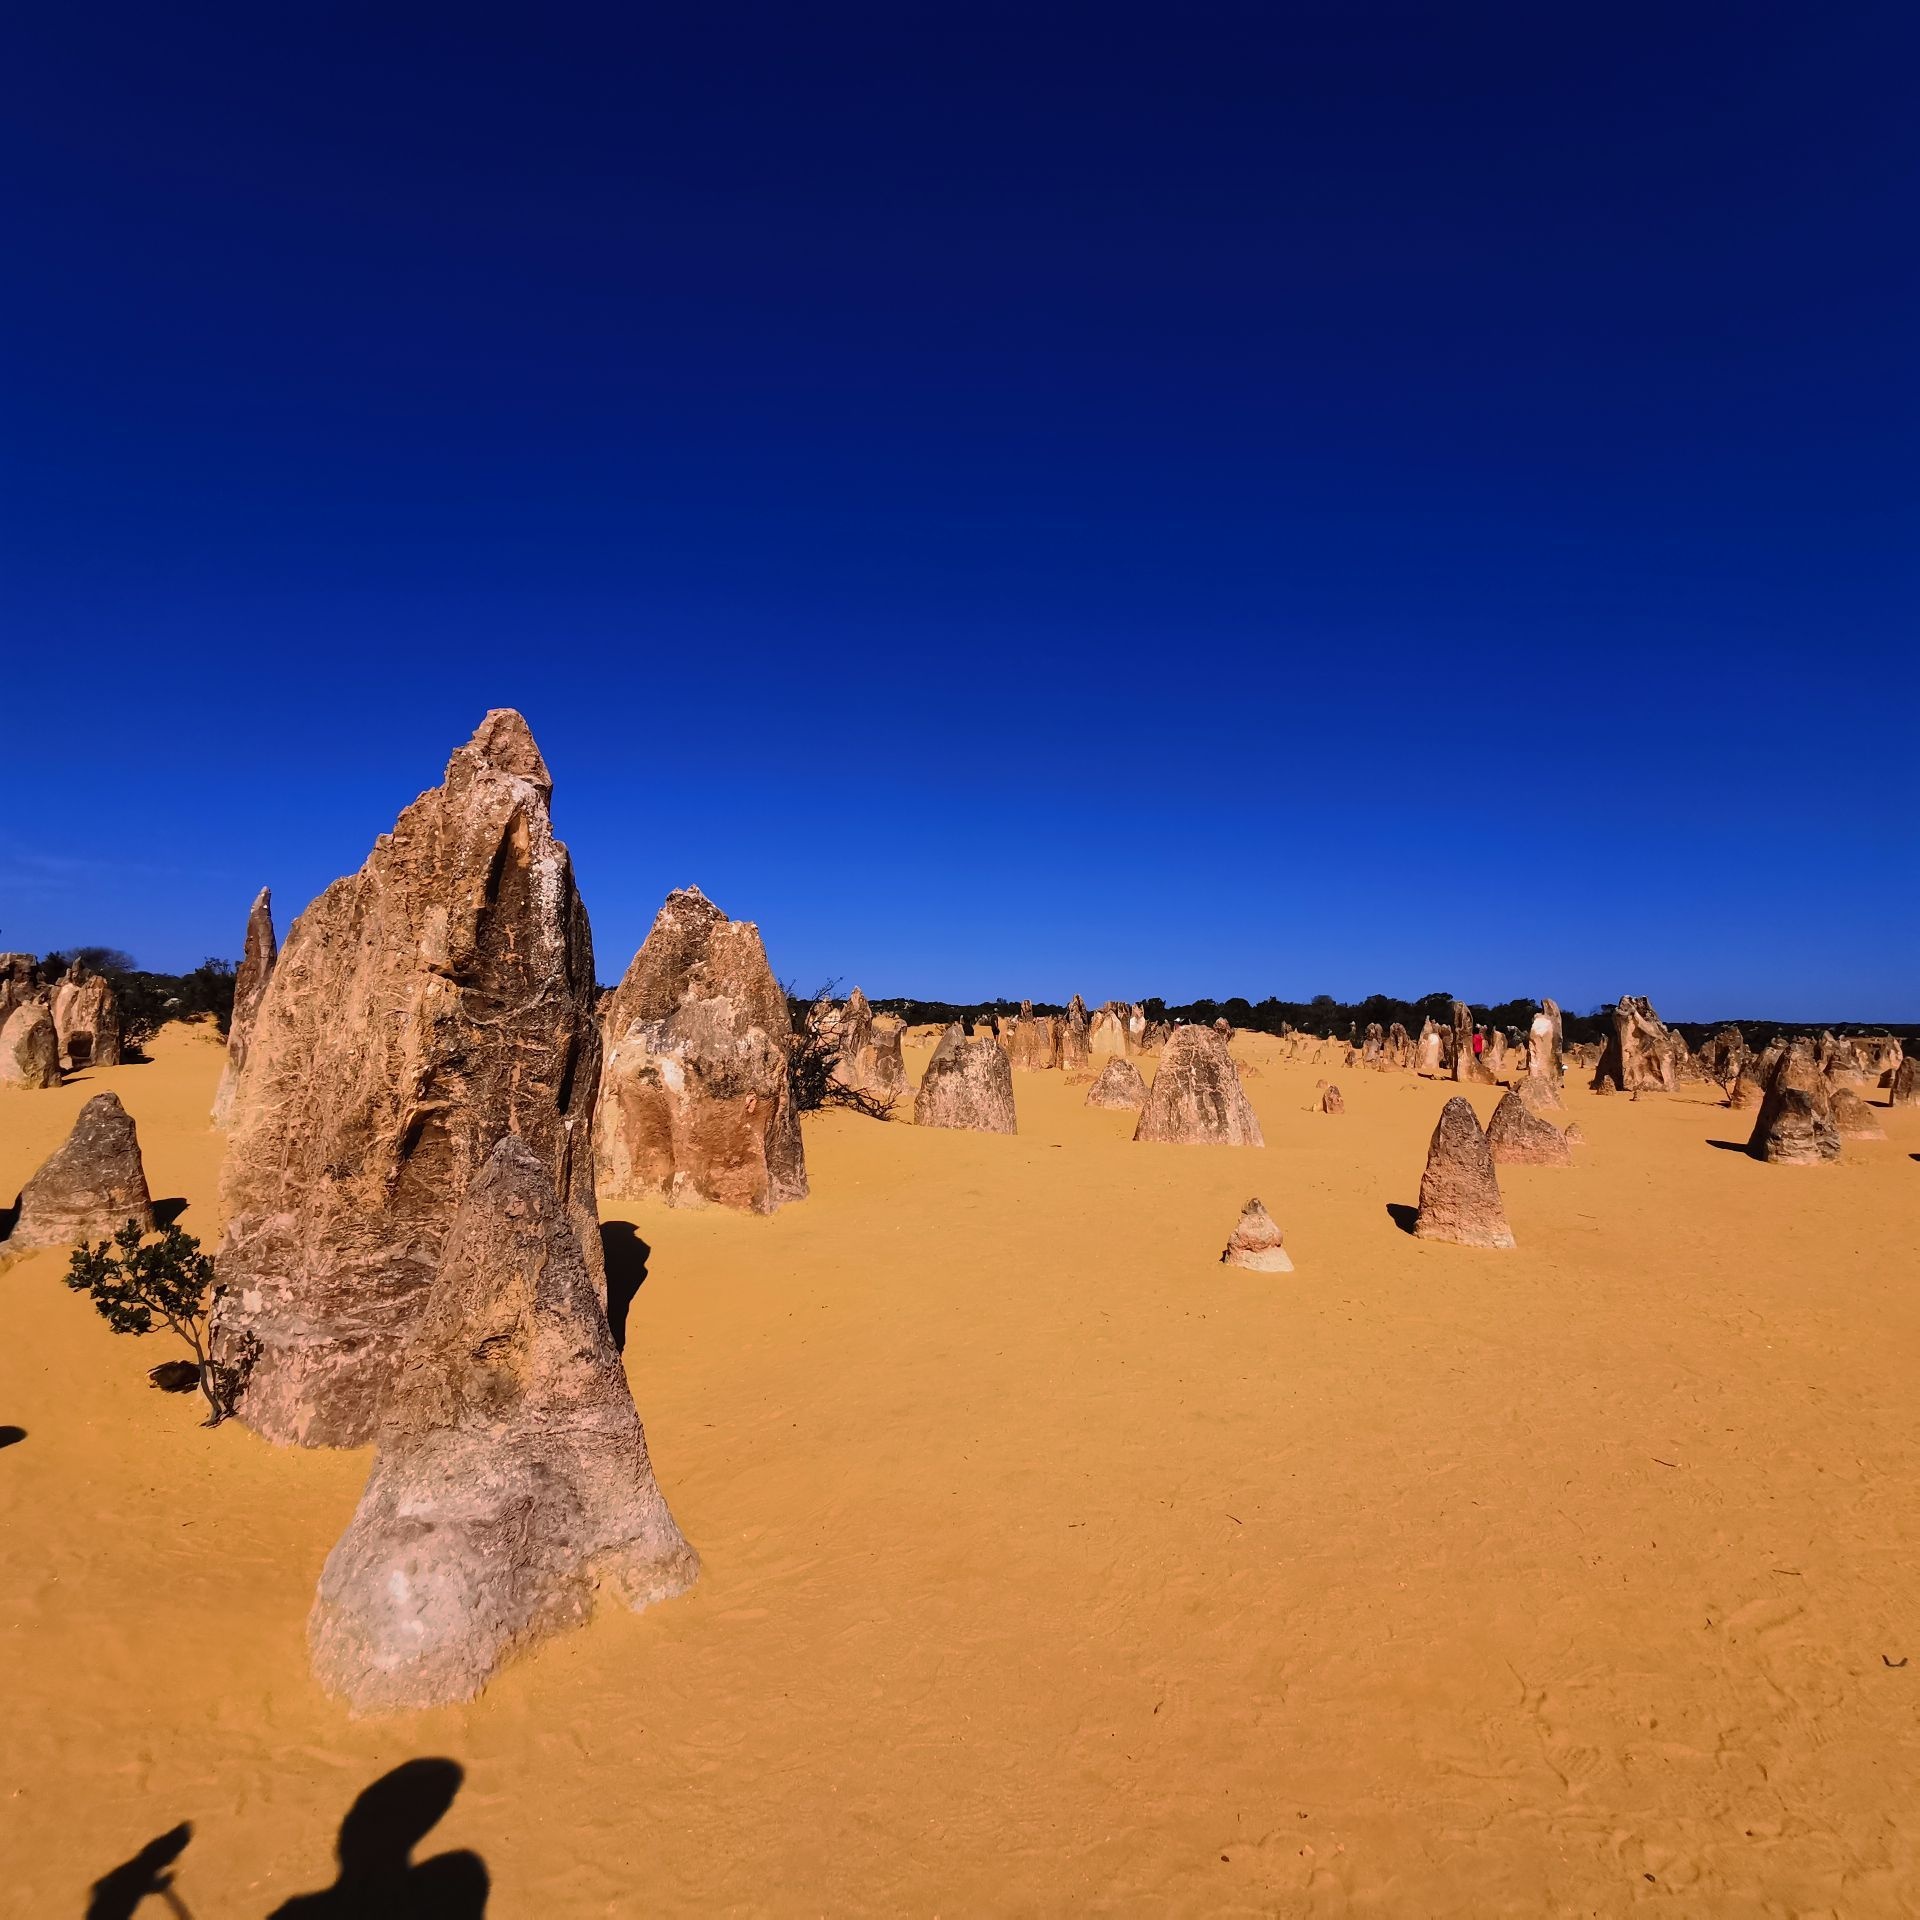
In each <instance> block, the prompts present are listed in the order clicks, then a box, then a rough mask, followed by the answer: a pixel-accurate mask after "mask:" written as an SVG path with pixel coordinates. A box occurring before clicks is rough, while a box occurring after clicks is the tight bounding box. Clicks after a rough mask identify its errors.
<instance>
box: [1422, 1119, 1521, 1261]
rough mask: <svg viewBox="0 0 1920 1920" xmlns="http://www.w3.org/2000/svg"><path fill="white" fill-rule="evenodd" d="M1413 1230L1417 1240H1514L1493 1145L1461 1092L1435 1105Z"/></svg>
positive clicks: (1499, 1243)
mask: <svg viewBox="0 0 1920 1920" xmlns="http://www.w3.org/2000/svg"><path fill="white" fill-rule="evenodd" d="M1413 1230H1414V1232H1415V1233H1416V1234H1417V1235H1418V1236H1419V1237H1420V1238H1421V1239H1422V1240H1451V1241H1453V1242H1455V1243H1456V1244H1457V1245H1459V1246H1463V1247H1510V1246H1512V1245H1513V1230H1512V1228H1510V1227H1509V1226H1508V1225H1507V1213H1506V1208H1505V1206H1504V1205H1503V1204H1502V1202H1501V1199H1500V1182H1499V1180H1498V1179H1497V1178H1496V1177H1495V1174H1494V1171H1493V1153H1492V1150H1491V1149H1490V1148H1489V1147H1488V1145H1487V1136H1486V1135H1485V1134H1484V1133H1482V1132H1481V1131H1480V1122H1479V1120H1478V1119H1477V1118H1476V1117H1475V1114H1474V1111H1473V1108H1472V1106H1471V1104H1470V1103H1469V1102H1468V1101H1467V1100H1466V1099H1465V1097H1464V1096H1462V1095H1460V1094H1457V1093H1456V1094H1455V1095H1454V1096H1453V1098H1452V1099H1451V1100H1449V1101H1448V1102H1447V1104H1446V1105H1445V1106H1444V1107H1442V1108H1441V1109H1440V1120H1439V1123H1438V1125H1436V1126H1435V1128H1434V1130H1433V1139H1432V1141H1431V1142H1430V1143H1429V1144H1428V1147H1427V1164H1426V1169H1425V1171H1424V1172H1423V1173H1422V1174H1421V1176H1420V1211H1419V1214H1418V1216H1417V1217H1416V1219H1415V1220H1414V1225H1413Z"/></svg>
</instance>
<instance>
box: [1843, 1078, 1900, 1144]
mask: <svg viewBox="0 0 1920 1920" xmlns="http://www.w3.org/2000/svg"><path fill="white" fill-rule="evenodd" d="M1832 1108H1833V1130H1834V1132H1836V1133H1837V1134H1838V1135H1839V1136H1840V1138H1841V1139H1842V1140H1884V1139H1885V1138H1886V1137H1887V1130H1886V1128H1885V1127H1883V1126H1882V1125H1881V1124H1880V1119H1879V1116H1878V1115H1877V1114H1876V1113H1875V1112H1874V1110H1873V1109H1872V1108H1871V1107H1870V1106H1868V1105H1867V1103H1866V1102H1865V1101H1864V1100H1862V1099H1861V1098H1860V1096H1859V1095H1858V1094H1857V1093H1855V1092H1854V1090H1853V1089H1852V1088H1851V1087H1835V1088H1834V1090H1833V1099H1832Z"/></svg>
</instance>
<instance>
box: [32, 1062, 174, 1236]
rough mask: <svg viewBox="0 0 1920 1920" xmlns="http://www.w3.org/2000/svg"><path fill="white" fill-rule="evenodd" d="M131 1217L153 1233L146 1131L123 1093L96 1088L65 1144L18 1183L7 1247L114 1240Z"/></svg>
mask: <svg viewBox="0 0 1920 1920" xmlns="http://www.w3.org/2000/svg"><path fill="white" fill-rule="evenodd" d="M129 1220H131V1221H133V1222H134V1223H135V1224H136V1225H137V1226H138V1227H139V1229H140V1231H141V1232H142V1233H151V1232H152V1231H153V1200H152V1197H151V1196H150V1195H149V1194H148V1192H147V1173H146V1168H145V1167H144V1166H143V1165H142V1164H141V1161H140V1136H139V1134H138V1133H137V1132H136V1131H135V1129H134V1124H133V1115H132V1114H130V1113H129V1112H128V1111H127V1110H126V1108H125V1107H123V1106H122V1105H121V1104H120V1096H119V1095H118V1094H115V1093H96V1094H95V1095H94V1096H93V1098H92V1099H91V1100H89V1101H88V1102H87V1104H86V1105H85V1106H84V1107H82V1108H81V1109H80V1116H79V1118H78V1119H77V1120H75V1121H74V1123H73V1131H72V1132H71V1133H70V1134H68V1135H67V1138H66V1142H65V1144H64V1145H62V1146H61V1147H60V1148H59V1150H58V1151H57V1152H56V1153H55V1154H54V1155H53V1157H52V1158H51V1159H50V1160H48V1161H47V1162H46V1164H45V1165H44V1166H43V1167H41V1169H40V1171H39V1172H38V1173H36V1174H35V1175H34V1176H33V1178H32V1179H31V1180H29V1181H28V1182H27V1184H26V1185H25V1186H24V1187H22V1188H21V1189H20V1214H19V1218H18V1219H17V1220H16V1221H15V1222H14V1228H13V1232H12V1234H11V1235H10V1236H9V1237H8V1239H7V1242H6V1246H7V1251H8V1252H9V1253H18V1252H20V1251H21V1250H22V1249H24V1248H27V1247H58V1246H67V1245H72V1244H73V1243H75V1242H77V1241H80V1240H106V1239H111V1238H112V1236H113V1235H114V1234H116V1233H118V1232H119V1231H120V1229H121V1228H122V1227H123V1226H125V1225H126V1223H127V1222H128V1221H129Z"/></svg>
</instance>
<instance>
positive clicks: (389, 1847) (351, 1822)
mask: <svg viewBox="0 0 1920 1920" xmlns="http://www.w3.org/2000/svg"><path fill="white" fill-rule="evenodd" d="M464 1778H465V1775H464V1773H463V1772H462V1770H461V1768H460V1767H459V1766H458V1765H457V1764H456V1763H455V1762H454V1761H452V1760H409V1761H408V1762H407V1763H406V1764H405V1765H404V1766H399V1767H395V1768H394V1770H393V1771H392V1772H391V1773H388V1774H383V1775H382V1776H381V1777H380V1778H379V1779H378V1780H376V1781H375V1782H374V1783H373V1785H372V1786H370V1787H369V1788H367V1790H366V1791H365V1792H364V1793H363V1794H361V1796H360V1797H359V1799H357V1800H356V1801H355V1802H354V1803H353V1805H352V1806H351V1807H350V1808H349V1809H348V1811H347V1817H346V1818H345V1819H344V1820H342V1821H341V1822H340V1839H339V1843H338V1847H337V1851H338V1854H339V1858H340V1872H339V1875H338V1877H337V1878H336V1879H335V1880H334V1883H333V1885H332V1886H330V1887H328V1888H326V1889H325V1890H324V1891H322V1892H320V1893H302V1894H297V1895H296V1896H295V1897H294V1898H293V1899H291V1900H289V1901H287V1902H286V1903H285V1904H284V1905H283V1906H279V1907H276V1908H275V1909H274V1911H273V1913H272V1915H271V1916H270V1920H401V1916H405V1917H406V1920H480V1916H482V1915H484V1914H485V1912H486V1910H487V1892H488V1880H487V1869H486V1863H485V1862H484V1861H483V1860H482V1859H481V1858H480V1856H479V1855H478V1854H477V1853H468V1852H466V1851H464V1850H463V1851H461V1852H457V1853H436V1854H434V1855H433V1856H432V1857H431V1858H430V1859H426V1860H422V1861H419V1862H417V1863H416V1862H415V1860H414V1858H413V1850H414V1848H415V1847H416V1846H418V1845H419V1844H420V1842H421V1841H422V1840H424V1839H425V1838H426V1836H427V1835H428V1834H429V1833H431V1832H432V1831H433V1829H434V1828H435V1827H436V1826H437V1825H438V1824H439V1823H440V1820H441V1818H442V1816H443V1815H444V1814H445V1813H446V1811H447V1809H448V1808H449V1807H450V1806H452V1805H453V1797H454V1795H455V1794H456V1793H458V1792H459V1791H460V1782H461V1781H462V1779H464Z"/></svg>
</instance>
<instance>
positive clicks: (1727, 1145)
mask: <svg viewBox="0 0 1920 1920" xmlns="http://www.w3.org/2000/svg"><path fill="white" fill-rule="evenodd" d="M1707 1145H1708V1146H1710V1147H1718V1148H1719V1149H1720V1151H1721V1152H1722V1153H1746V1152H1747V1151H1748V1150H1749V1149H1748V1147H1747V1143H1746V1142H1745V1141H1744V1140H1709V1141H1708V1142H1707Z"/></svg>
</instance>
